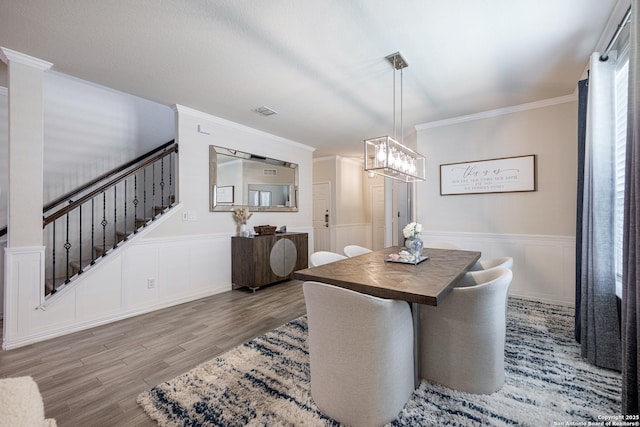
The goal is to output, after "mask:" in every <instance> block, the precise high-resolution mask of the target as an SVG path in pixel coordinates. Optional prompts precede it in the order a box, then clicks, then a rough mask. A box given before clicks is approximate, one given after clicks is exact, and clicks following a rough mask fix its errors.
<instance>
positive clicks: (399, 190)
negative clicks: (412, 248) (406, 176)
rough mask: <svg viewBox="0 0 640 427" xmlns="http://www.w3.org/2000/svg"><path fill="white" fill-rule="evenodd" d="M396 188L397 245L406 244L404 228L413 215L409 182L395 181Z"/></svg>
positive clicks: (395, 234)
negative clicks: (410, 207)
mask: <svg viewBox="0 0 640 427" xmlns="http://www.w3.org/2000/svg"><path fill="white" fill-rule="evenodd" d="M394 189H395V198H394V201H395V202H396V205H395V212H396V215H395V217H396V218H397V222H396V227H397V228H396V231H397V233H394V239H395V240H394V242H395V244H396V245H404V235H403V234H402V230H403V229H404V227H405V225H407V224H408V223H409V222H411V221H410V218H411V217H410V215H409V184H407V183H405V182H401V181H394Z"/></svg>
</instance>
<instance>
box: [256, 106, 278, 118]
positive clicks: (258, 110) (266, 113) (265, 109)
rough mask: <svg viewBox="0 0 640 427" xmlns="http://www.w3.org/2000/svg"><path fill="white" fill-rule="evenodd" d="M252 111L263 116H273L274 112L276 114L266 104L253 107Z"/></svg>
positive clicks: (275, 112)
mask: <svg viewBox="0 0 640 427" xmlns="http://www.w3.org/2000/svg"><path fill="white" fill-rule="evenodd" d="M253 111H255V112H256V113H258V114H262V115H263V116H273V115H274V114H278V112H277V111H276V110H274V109H271V108H269V107H267V106H266V105H263V106H262V107H257V108H254V109H253Z"/></svg>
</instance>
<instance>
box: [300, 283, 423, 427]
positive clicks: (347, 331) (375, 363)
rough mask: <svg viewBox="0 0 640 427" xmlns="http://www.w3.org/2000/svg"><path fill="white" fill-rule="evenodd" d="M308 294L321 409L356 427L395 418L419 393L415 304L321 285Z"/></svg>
mask: <svg viewBox="0 0 640 427" xmlns="http://www.w3.org/2000/svg"><path fill="white" fill-rule="evenodd" d="M303 289H304V299H305V304H306V306H307V319H308V324H309V358H310V368H311V396H312V397H313V400H314V401H315V403H316V405H317V406H318V408H319V409H320V410H321V411H322V412H323V413H324V414H326V415H328V416H329V417H331V418H333V419H334V420H336V421H339V422H340V423H343V424H346V425H351V426H354V427H357V426H376V425H382V424H385V423H387V422H389V421H392V420H393V419H395V418H396V417H397V415H398V413H399V412H400V411H401V410H402V408H403V407H404V405H405V403H406V402H407V401H408V400H409V397H410V396H411V393H412V392H413V390H414V377H413V375H414V374H413V322H412V318H411V310H410V308H409V304H408V303H407V302H405V301H397V300H388V299H382V298H377V297H373V296H370V295H366V294H361V293H358V292H354V291H351V290H348V289H343V288H340V287H337V286H332V285H327V284H324V283H318V282H305V283H304V284H303Z"/></svg>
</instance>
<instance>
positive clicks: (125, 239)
mask: <svg viewBox="0 0 640 427" xmlns="http://www.w3.org/2000/svg"><path fill="white" fill-rule="evenodd" d="M128 235H129V233H128V232H127V180H126V179H125V180H124V238H123V239H122V240H123V241H125V242H126V241H127V236H128Z"/></svg>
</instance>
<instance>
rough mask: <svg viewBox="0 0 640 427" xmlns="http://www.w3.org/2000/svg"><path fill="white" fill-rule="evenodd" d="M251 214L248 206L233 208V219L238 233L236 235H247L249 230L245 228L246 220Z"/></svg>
mask: <svg viewBox="0 0 640 427" xmlns="http://www.w3.org/2000/svg"><path fill="white" fill-rule="evenodd" d="M251 215H253V214H252V213H251V212H249V208H246V207H243V208H235V209H234V210H233V220H234V221H235V222H236V225H237V226H238V230H239V233H238V235H240V236H243V237H249V234H250V232H249V231H248V230H247V221H248V220H249V218H251Z"/></svg>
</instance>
